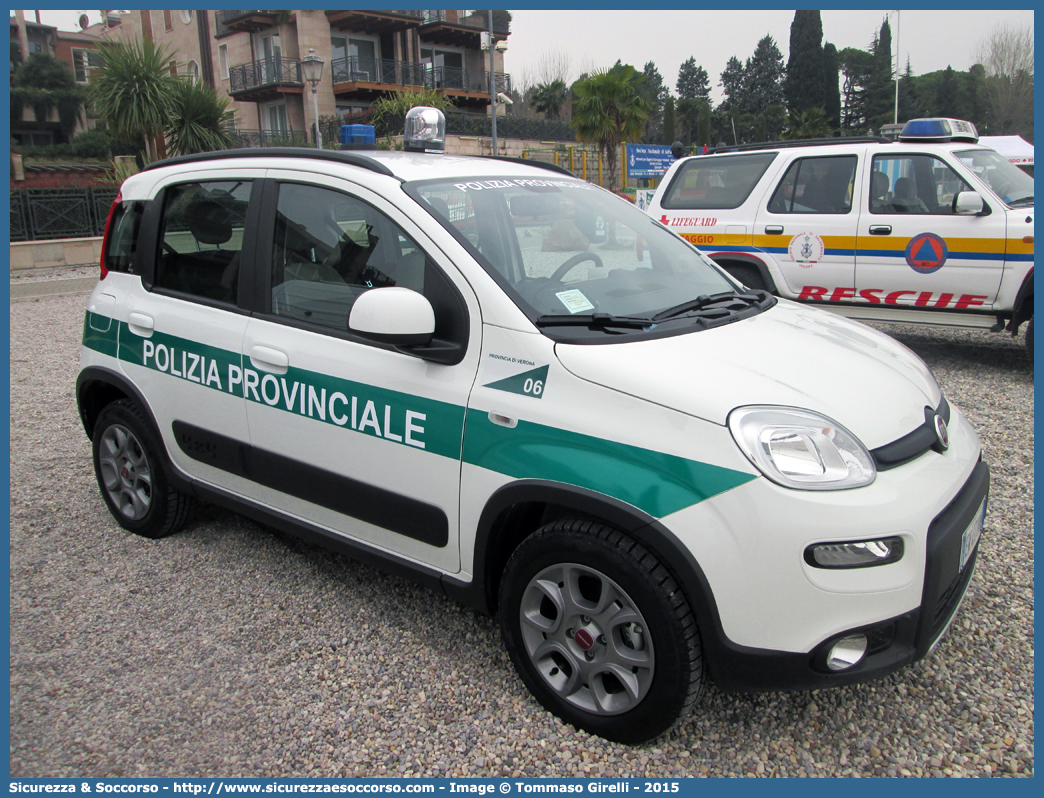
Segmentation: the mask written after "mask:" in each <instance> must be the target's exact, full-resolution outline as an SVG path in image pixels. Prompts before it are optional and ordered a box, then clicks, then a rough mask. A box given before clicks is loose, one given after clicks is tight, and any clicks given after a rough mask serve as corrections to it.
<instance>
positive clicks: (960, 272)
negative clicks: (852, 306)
mask: <svg viewBox="0 0 1044 798" xmlns="http://www.w3.org/2000/svg"><path fill="white" fill-rule="evenodd" d="M870 169H871V171H870V180H869V181H867V183H868V184H867V187H866V189H865V191H864V196H863V198H862V200H861V204H862V205H863V211H862V214H861V216H860V223H859V241H858V254H857V256H856V286H857V287H858V289H859V297H860V299H861V300H862V301H864V302H868V303H870V304H875V305H876V304H884V305H893V306H895V305H897V306H907V307H914V308H940V309H949V310H966V309H974V308H989V307H991V306H992V305H993V303H994V301H995V300H996V298H997V290H998V288H999V287H1000V281H1001V276H1002V274H1003V270H1004V251H1005V234H1006V230H1005V225H1006V220H1005V214H1004V211H1003V209H1002V208H1000V207H993V208H991V207H990V202H991V200H990V199H989V198H988V197H985V196H984V197H983V200H984V203H985V208H986V211H987V213H985V214H984V215H982V216H958V215H956V214H954V213H953V197H954V196H955V194H957V193H958V192H960V191H968V190H971V186H970V185H969V184H968V182H967V181H966V180H965V179H964V178H962V177H961V176H960V175H959V174H958V173H957V171H956V170H955V169H954V168H953V167H951V166H950V165H949V164H947V163H946V161H944V160H943V159H942V158H941V157H939V156H938V155H934V154H928V153H888V154H880V155H875V156H874V157H873V160H872V162H871V164H870Z"/></svg>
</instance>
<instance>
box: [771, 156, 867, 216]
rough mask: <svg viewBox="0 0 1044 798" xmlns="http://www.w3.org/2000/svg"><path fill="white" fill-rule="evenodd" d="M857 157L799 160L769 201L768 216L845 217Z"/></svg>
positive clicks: (849, 204) (792, 166)
mask: <svg viewBox="0 0 1044 798" xmlns="http://www.w3.org/2000/svg"><path fill="white" fill-rule="evenodd" d="M855 170H856V156H854V155H839V156H830V157H826V158H798V159H797V160H796V161H794V163H792V164H791V165H790V168H789V169H787V173H786V175H784V176H783V180H782V181H780V184H779V186H777V187H776V192H775V194H773V195H772V199H771V200H770V201H769V205H768V210H769V213H848V212H849V211H850V210H852V190H853V186H854V184H855Z"/></svg>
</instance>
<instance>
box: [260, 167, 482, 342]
mask: <svg viewBox="0 0 1044 798" xmlns="http://www.w3.org/2000/svg"><path fill="white" fill-rule="evenodd" d="M274 231H275V240H274V242H273V247H272V313H273V314H275V315H276V316H284V317H287V318H291V319H296V320H297V321H303V322H309V323H311V324H318V325H321V326H323V327H329V328H332V329H335V330H339V331H341V332H347V331H348V317H349V316H350V315H351V311H352V305H354V304H355V300H356V299H358V297H359V296H360V295H362V294H363V293H364V292H366V291H369V290H371V289H373V288H386V287H390V286H400V287H403V288H409V289H412V290H413V291H416V292H417V293H420V294H424V295H425V296H426V297H427V298H428V299H429V300H430V301H431V303H432V306H433V307H434V309H435V324H436V335H437V336H439V337H444V338H447V337H448V338H451V339H453V340H457V339H458V338H459V339H460V340H463V337H462V336H463V332H462V331H463V330H465V329H466V327H460V329H457V325H458V324H460V323H462V319H460V318H451V317H455V316H456V315H457V314H456V313H455V312H447V311H446V309H447V308H448V307H451V306H452V307H454V308H455V307H458V306H459V305H458V303H457V302H456V301H454V302H450V303H449V304H447V299H446V297H447V296H448V295H449V294H450V293H452V292H453V289H452V288H451V287H450V286H449V284H448V282H447V280H446V278H445V277H444V276H443V275H442V273H441V272H440V271H439V270H438V268H437V267H435V265H434V264H433V263H432V262H431V261H430V259H429V258H428V257H427V256H426V255H425V253H424V251H423V250H422V249H421V248H420V247H419V246H418V245H417V244H416V242H414V241H413V239H412V238H410V237H409V236H408V235H407V234H406V233H405V232H404V231H403V230H402V228H401V227H399V225H397V224H396V223H395V222H393V221H392V220H391V219H390V218H388V217H387V216H386V215H385V214H384V213H382V212H381V211H379V210H377V209H376V208H374V207H373V206H372V205H369V204H368V203H366V202H363V201H362V200H360V199H358V198H356V197H353V196H350V195H348V194H344V193H342V192H340V191H334V190H332V189H328V188H321V187H319V186H309V185H300V184H297V183H282V184H280V186H279V199H278V202H277V205H276V218H275V226H274ZM440 316H442V318H440ZM450 327H452V328H453V330H450ZM440 328H441V329H442V331H443V332H445V334H442V333H441V332H440Z"/></svg>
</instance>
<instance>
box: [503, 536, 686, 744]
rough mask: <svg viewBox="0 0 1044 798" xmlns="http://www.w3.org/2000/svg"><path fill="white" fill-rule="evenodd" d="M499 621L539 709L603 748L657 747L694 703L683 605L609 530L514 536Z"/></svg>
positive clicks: (650, 560) (664, 574) (662, 572)
mask: <svg viewBox="0 0 1044 798" xmlns="http://www.w3.org/2000/svg"><path fill="white" fill-rule="evenodd" d="M500 623H501V629H502V631H503V635H504V640H505V644H506V646H507V649H508V652H509V653H510V655H511V658H512V660H513V662H514V664H515V667H516V669H517V670H518V672H519V675H520V676H521V677H522V680H523V681H524V682H525V684H526V686H527V687H528V688H529V689H530V691H531V692H532V693H533V694H534V695H535V696H536V698H537V699H538V700H539V701H540V703H541V704H543V705H544V706H545V707H546V708H547V709H548V710H550V711H551V712H553V713H554V714H556V715H558V716H559V717H560V718H562V719H563V720H564V721H566V722H568V723H571V724H573V725H574V726H576V727H577V728H582V729H585V730H587V731H589V732H591V733H592V734H597V735H600V736H602V737H605V738H607V739H609V740H614V741H616V742H622V743H641V742H644V741H646V740H649V739H652V738H653V737H657V736H658V735H660V734H662V733H664V732H665V731H667V730H668V729H670V728H671V727H673V726H674V725H676V724H677V723H678V722H680V721H681V720H683V719H684V718H685V717H686V716H687V715H688V714H689V712H690V711H691V709H692V707H693V706H694V705H695V703H696V701H697V700H698V699H699V697H700V695H701V693H702V689H703V661H702V655H701V651H700V643H699V636H698V633H697V629H696V620H695V618H694V616H693V614H692V611H691V610H690V608H689V605H688V603H687V602H686V600H685V597H684V596H683V595H682V592H681V590H680V589H679V587H678V585H677V584H676V583H675V581H674V579H673V578H672V577H671V575H670V573H669V572H668V571H667V570H666V569H665V568H664V567H663V565H662V564H660V562H659V561H658V560H657V559H656V558H655V557H654V556H653V555H652V554H651V553H650V552H649V551H648V550H646V549H645V548H644V547H643V546H641V545H640V544H639V543H637V542H635V541H634V540H632V539H631V538H629V537H627V536H626V535H624V534H622V533H621V532H619V531H617V530H615V529H613V528H611V527H608V526H604V525H602V524H598V523H594V522H589V521H580V520H565V521H558V522H555V523H553V524H549V525H548V526H545V527H543V528H542V529H540V530H538V531H537V532H535V533H534V534H533V535H531V536H530V537H528V538H526V540H524V541H523V542H522V543H521V544H520V545H519V547H518V548H517V549H516V550H515V552H514V553H513V554H512V556H511V558H510V560H509V561H508V563H507V566H506V567H505V571H504V578H503V581H502V582H501V587H500Z"/></svg>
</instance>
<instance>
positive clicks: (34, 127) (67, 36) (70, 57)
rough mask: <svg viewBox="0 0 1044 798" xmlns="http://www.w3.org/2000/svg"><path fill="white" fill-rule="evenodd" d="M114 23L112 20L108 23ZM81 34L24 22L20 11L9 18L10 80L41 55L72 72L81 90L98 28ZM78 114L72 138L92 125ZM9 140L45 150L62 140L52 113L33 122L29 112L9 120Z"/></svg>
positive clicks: (94, 63)
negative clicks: (16, 71)
mask: <svg viewBox="0 0 1044 798" xmlns="http://www.w3.org/2000/svg"><path fill="white" fill-rule="evenodd" d="M111 21H112V22H115V21H116V20H115V19H113V20H111ZM83 25H84V28H85V29H84V30H81V31H64V30H58V28H56V27H55V26H54V25H44V24H43V23H41V22H40V21H39V15H37V21H36V22H33V21H30V20H27V19H26V18H25V12H24V11H16V12H15V14H14V16H12V17H11V80H12V81H13V80H14V73H15V70H16V69H18V67H19V66H21V64H22V63H23V62H24V61H25V60H26V59H27V58H28V57H29V56H30V55H32V54H33V53H43V54H45V55H50V56H53V57H55V58H57V59H58V60H59V61H61V62H62V63H63V64H65V65H66V66H68V67H69V69H70V70H72V73H73V76H74V78H75V79H76V82H77V83H79V84H82V85H84V86H86V85H87V83H88V81H89V80H90V74H91V70H92V69H94V68H95V67H96V66H97V63H98V61H97V58H96V56H95V55H94V53H95V51H96V50H98V48H99V47H101V43H102V41H103V40H102V38H101V36H100V34H99V33H98V31H97V30H96V29H98V28H100V26H93V27H92V28H87V26H86V23H85V22H84V23H83ZM93 122H94V120H93V119H88V118H87V117H86V116H85V115H84V114H83V113H82V112H81V114H80V120H79V122H78V123H77V125H76V129H75V131H74V132H73V135H75V134H76V133H79V132H80V131H82V130H84V129H85V128H87V127H91V126H92V125H93ZM11 137H12V138H13V139H15V140H16V141H17V142H18V143H19V144H23V145H25V146H33V147H46V146H50V145H51V144H61V143H63V142H64V141H65V139H66V136H65V133H63V131H62V129H61V125H60V124H59V122H58V113H57V111H55V110H53V109H52V111H51V112H50V114H49V115H48V117H47V119H45V120H43V121H41V120H38V119H37V118H36V114H35V112H34V111H33V109H32V108H24V109H23V110H22V118H21V119H12V120H11Z"/></svg>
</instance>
